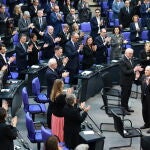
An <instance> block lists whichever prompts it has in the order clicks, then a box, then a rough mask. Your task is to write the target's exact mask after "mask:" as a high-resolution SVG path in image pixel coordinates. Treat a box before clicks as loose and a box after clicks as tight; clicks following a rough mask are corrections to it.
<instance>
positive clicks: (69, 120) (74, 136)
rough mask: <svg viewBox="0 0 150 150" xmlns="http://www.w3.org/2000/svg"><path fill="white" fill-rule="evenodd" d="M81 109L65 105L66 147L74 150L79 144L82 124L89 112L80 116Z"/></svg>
mask: <svg viewBox="0 0 150 150" xmlns="http://www.w3.org/2000/svg"><path fill="white" fill-rule="evenodd" d="M80 111H81V110H80V109H79V108H76V107H75V106H74V107H73V106H70V105H68V104H66V105H65V107H64V109H63V114H64V140H65V144H66V146H67V147H68V148H69V149H70V148H72V149H74V148H75V147H76V146H77V145H78V144H79V143H80V138H79V132H80V131H81V127H80V126H81V123H82V122H83V121H84V120H85V118H86V116H87V112H83V113H82V114H80Z"/></svg>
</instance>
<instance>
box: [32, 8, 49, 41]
mask: <svg viewBox="0 0 150 150" xmlns="http://www.w3.org/2000/svg"><path fill="white" fill-rule="evenodd" d="M32 22H33V24H34V26H35V28H34V29H33V31H32V32H35V33H36V34H37V36H38V37H39V38H42V37H43V34H44V32H45V31H46V29H47V21H46V18H45V17H43V10H38V11H37V17H35V18H34V19H33V21H32Z"/></svg>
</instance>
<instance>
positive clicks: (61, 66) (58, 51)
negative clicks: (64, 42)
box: [53, 46, 69, 74]
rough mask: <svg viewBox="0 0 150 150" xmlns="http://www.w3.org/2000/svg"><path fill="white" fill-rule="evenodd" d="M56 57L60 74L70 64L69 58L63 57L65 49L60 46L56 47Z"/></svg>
mask: <svg viewBox="0 0 150 150" xmlns="http://www.w3.org/2000/svg"><path fill="white" fill-rule="evenodd" d="M54 52H55V54H54V57H53V58H55V59H56V61H57V72H58V73H59V74H60V73H62V72H64V70H65V69H66V64H67V62H68V60H69V59H68V57H65V56H63V49H62V47H60V46H55V48H54Z"/></svg>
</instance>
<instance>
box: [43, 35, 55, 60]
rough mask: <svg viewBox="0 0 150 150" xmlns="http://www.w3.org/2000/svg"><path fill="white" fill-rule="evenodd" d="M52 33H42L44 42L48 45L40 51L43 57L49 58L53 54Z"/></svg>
mask: <svg viewBox="0 0 150 150" xmlns="http://www.w3.org/2000/svg"><path fill="white" fill-rule="evenodd" d="M54 38H55V37H54V35H49V34H48V33H46V34H45V35H44V38H43V40H44V43H47V44H48V47H46V48H44V49H43V51H42V57H43V59H50V58H52V57H53V56H54V47H55V43H54V41H53V39H54Z"/></svg>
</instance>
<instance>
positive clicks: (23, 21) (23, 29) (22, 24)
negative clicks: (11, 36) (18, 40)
mask: <svg viewBox="0 0 150 150" xmlns="http://www.w3.org/2000/svg"><path fill="white" fill-rule="evenodd" d="M18 28H19V34H26V35H27V37H29V35H30V29H33V28H34V25H33V23H31V20H30V13H29V12H28V11H24V13H23V17H22V18H20V19H19V21H18Z"/></svg>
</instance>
